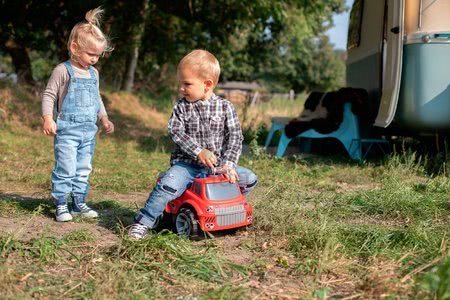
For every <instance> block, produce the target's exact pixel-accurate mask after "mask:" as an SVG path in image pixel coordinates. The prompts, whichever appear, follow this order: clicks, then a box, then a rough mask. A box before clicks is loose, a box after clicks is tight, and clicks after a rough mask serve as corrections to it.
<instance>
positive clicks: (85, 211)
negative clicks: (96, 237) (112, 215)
mask: <svg viewBox="0 0 450 300" xmlns="http://www.w3.org/2000/svg"><path fill="white" fill-rule="evenodd" d="M70 213H71V214H72V215H73V216H82V217H84V218H97V217H98V213H97V212H96V211H95V210H93V209H92V208H90V207H89V206H87V205H86V203H84V202H81V203H76V202H75V201H74V202H73V207H72V211H71V212H70Z"/></svg>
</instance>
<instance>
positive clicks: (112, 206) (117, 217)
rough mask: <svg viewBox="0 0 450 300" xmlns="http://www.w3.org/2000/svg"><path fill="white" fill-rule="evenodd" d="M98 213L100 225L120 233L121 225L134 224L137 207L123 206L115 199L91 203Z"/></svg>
mask: <svg viewBox="0 0 450 300" xmlns="http://www.w3.org/2000/svg"><path fill="white" fill-rule="evenodd" d="M90 206H91V207H92V208H94V209H95V210H96V211H97V212H98V213H99V217H98V225H99V226H102V227H104V228H106V229H108V230H112V231H115V232H116V233H118V229H119V228H120V227H127V226H129V225H130V224H133V223H134V221H133V218H134V216H135V214H136V211H137V210H136V209H134V208H131V207H125V206H122V205H121V204H120V203H118V202H116V201H113V200H104V201H100V202H95V203H93V204H90Z"/></svg>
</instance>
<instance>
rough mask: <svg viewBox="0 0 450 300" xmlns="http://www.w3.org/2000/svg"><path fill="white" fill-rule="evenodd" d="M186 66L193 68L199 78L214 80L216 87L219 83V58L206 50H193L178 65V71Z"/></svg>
mask: <svg viewBox="0 0 450 300" xmlns="http://www.w3.org/2000/svg"><path fill="white" fill-rule="evenodd" d="M186 66H189V67H191V68H192V69H193V70H194V71H195V72H196V73H197V74H198V76H200V77H202V78H204V79H209V78H210V79H212V80H213V82H214V86H216V85H217V83H218V82H219V77H220V65H219V61H218V60H217V58H216V57H215V56H214V55H213V54H211V53H210V52H209V51H206V50H201V49H197V50H193V51H191V52H190V53H189V54H187V55H186V56H185V57H183V58H182V59H181V61H180V62H179V63H178V68H177V70H178V71H179V70H180V69H181V68H184V67H186Z"/></svg>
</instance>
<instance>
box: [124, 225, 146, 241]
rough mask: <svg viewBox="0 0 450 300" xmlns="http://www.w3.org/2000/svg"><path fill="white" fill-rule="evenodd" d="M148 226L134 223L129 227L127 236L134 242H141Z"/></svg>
mask: <svg viewBox="0 0 450 300" xmlns="http://www.w3.org/2000/svg"><path fill="white" fill-rule="evenodd" d="M147 231H148V226H146V225H143V224H141V223H134V224H133V225H131V227H130V229H129V231H128V235H129V236H130V237H132V238H133V239H135V240H142V239H143V238H144V237H145V235H146V234H147Z"/></svg>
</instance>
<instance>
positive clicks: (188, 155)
mask: <svg viewBox="0 0 450 300" xmlns="http://www.w3.org/2000/svg"><path fill="white" fill-rule="evenodd" d="M168 128H169V135H170V137H171V138H172V140H173V141H174V142H175V145H176V147H175V150H174V151H173V152H172V156H171V158H170V163H171V164H172V165H173V164H174V163H176V162H180V161H182V162H187V163H190V164H194V165H200V166H202V165H203V164H202V163H201V162H200V160H198V158H197V155H198V154H199V153H200V151H201V150H202V149H208V150H210V151H211V152H213V153H214V155H215V156H216V157H217V160H218V163H219V166H220V165H227V166H230V167H232V168H234V167H236V165H237V163H238V160H239V156H240V155H241V151H242V141H243V136H242V130H241V125H240V124H239V120H238V117H237V115H236V111H235V109H234V106H233V104H231V102H230V101H228V100H226V99H223V98H221V97H219V96H216V95H213V96H212V97H211V98H210V99H209V100H207V101H197V102H188V101H186V99H184V98H182V99H180V100H178V101H177V103H176V104H175V106H174V108H173V111H172V116H171V117H170V120H169V125H168Z"/></svg>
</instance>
